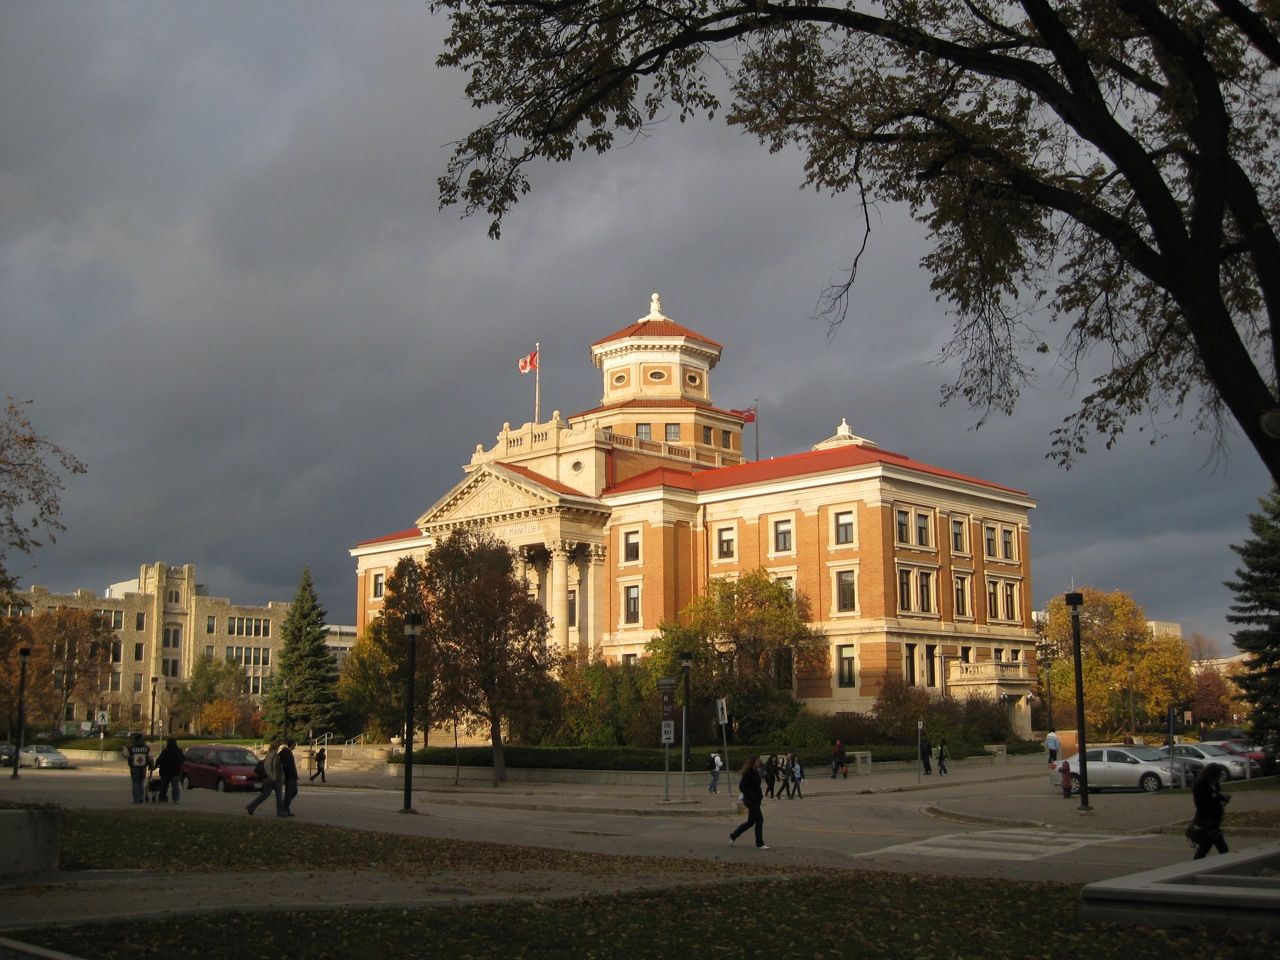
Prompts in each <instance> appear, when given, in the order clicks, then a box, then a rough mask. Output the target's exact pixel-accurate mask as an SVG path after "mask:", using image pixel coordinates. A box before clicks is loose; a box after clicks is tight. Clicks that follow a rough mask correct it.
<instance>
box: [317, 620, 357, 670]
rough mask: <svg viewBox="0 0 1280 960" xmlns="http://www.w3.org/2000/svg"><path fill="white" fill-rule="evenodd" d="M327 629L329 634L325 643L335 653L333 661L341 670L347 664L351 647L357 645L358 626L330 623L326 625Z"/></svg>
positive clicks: (330, 651)
mask: <svg viewBox="0 0 1280 960" xmlns="http://www.w3.org/2000/svg"><path fill="white" fill-rule="evenodd" d="M325 630H326V631H327V633H328V636H327V637H326V638H325V641H324V645H325V646H326V647H328V648H329V653H331V654H332V655H333V662H334V663H335V664H337V666H338V671H339V672H341V671H342V668H343V667H344V666H346V663H347V657H348V656H350V655H351V648H352V647H353V646H355V642H356V628H355V627H345V626H338V625H337V624H333V623H330V624H326V625H325Z"/></svg>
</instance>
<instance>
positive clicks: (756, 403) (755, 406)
mask: <svg viewBox="0 0 1280 960" xmlns="http://www.w3.org/2000/svg"><path fill="white" fill-rule="evenodd" d="M751 409H752V410H754V411H755V414H756V419H755V424H756V462H757V463H758V462H759V461H760V398H759V397H755V398H754V399H753V400H752V401H751Z"/></svg>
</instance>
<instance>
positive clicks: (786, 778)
mask: <svg viewBox="0 0 1280 960" xmlns="http://www.w3.org/2000/svg"><path fill="white" fill-rule="evenodd" d="M762 767H763V770H764V783H765V796H766V797H772V798H773V799H774V800H781V799H782V795H783V793H786V795H787V799H788V800H790V799H791V798H792V797H797V798H799V799H801V800H803V799H804V792H803V790H802V787H803V785H804V765H803V764H801V762H800V758H799V757H797V756H796V755H795V754H794V753H786V754H783V755H781V756H779V755H778V754H776V753H771V754H769V756H768V758H766V759H765V761H764V763H763V765H762Z"/></svg>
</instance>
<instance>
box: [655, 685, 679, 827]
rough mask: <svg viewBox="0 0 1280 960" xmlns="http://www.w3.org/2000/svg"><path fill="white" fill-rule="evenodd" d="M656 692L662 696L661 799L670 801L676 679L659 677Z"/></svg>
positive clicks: (674, 732) (674, 731)
mask: <svg viewBox="0 0 1280 960" xmlns="http://www.w3.org/2000/svg"><path fill="white" fill-rule="evenodd" d="M658 692H659V693H661V694H662V764H663V768H664V772H663V776H662V799H663V800H664V801H667V802H669V801H670V800H671V744H673V743H675V742H676V721H675V710H676V678H675V677H659V678H658Z"/></svg>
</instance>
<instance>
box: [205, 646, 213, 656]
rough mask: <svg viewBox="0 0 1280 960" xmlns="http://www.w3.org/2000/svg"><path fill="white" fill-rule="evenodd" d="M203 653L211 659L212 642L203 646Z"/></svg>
mask: <svg viewBox="0 0 1280 960" xmlns="http://www.w3.org/2000/svg"><path fill="white" fill-rule="evenodd" d="M204 655H205V656H206V657H208V658H209V659H210V660H212V659H213V644H212V643H211V644H209V645H207V646H206V647H205V648H204Z"/></svg>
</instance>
